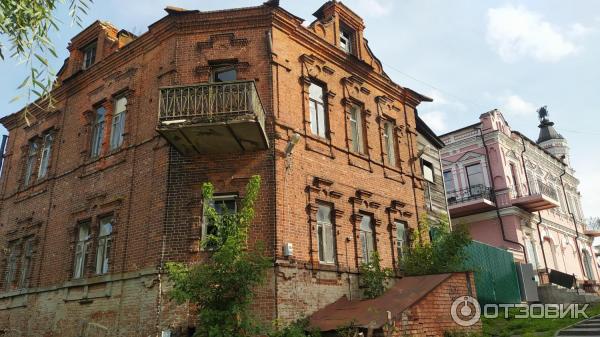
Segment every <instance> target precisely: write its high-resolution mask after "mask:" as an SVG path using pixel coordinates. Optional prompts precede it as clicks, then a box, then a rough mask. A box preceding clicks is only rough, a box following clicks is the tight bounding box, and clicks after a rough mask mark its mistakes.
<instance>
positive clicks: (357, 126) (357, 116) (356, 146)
mask: <svg viewBox="0 0 600 337" xmlns="http://www.w3.org/2000/svg"><path fill="white" fill-rule="evenodd" d="M363 123H364V117H363V111H362V108H361V107H360V106H359V105H357V104H352V105H351V106H350V141H351V142H352V148H351V149H352V151H353V152H356V153H360V154H364V153H365V141H364V134H363Z"/></svg>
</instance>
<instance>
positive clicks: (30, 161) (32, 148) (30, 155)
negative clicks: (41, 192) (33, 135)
mask: <svg viewBox="0 0 600 337" xmlns="http://www.w3.org/2000/svg"><path fill="white" fill-rule="evenodd" d="M37 152H38V144H37V142H36V141H35V140H30V141H29V149H28V151H27V161H26V163H25V176H24V177H23V184H24V185H25V186H27V185H29V183H31V176H32V175H33V168H34V165H35V161H36V160H37Z"/></svg>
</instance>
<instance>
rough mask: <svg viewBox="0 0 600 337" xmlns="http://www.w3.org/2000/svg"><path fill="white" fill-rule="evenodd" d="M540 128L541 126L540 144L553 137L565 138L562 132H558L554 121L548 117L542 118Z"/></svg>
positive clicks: (538, 141)
mask: <svg viewBox="0 0 600 337" xmlns="http://www.w3.org/2000/svg"><path fill="white" fill-rule="evenodd" d="M538 128H540V135H539V137H538V140H537V143H538V144H539V143H542V142H545V141H547V140H551V139H565V137H563V136H562V135H561V134H560V133H558V132H556V129H555V128H554V122H551V121H550V120H548V119H542V121H541V123H540V125H539V126H538Z"/></svg>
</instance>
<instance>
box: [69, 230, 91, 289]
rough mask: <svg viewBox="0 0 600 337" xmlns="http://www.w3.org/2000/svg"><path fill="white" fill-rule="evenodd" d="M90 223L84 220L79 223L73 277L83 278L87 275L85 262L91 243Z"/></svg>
mask: <svg viewBox="0 0 600 337" xmlns="http://www.w3.org/2000/svg"><path fill="white" fill-rule="evenodd" d="M89 241H90V224H89V222H84V223H82V224H80V225H79V228H78V230H77V242H76V243H75V258H74V261H73V278H82V277H83V276H85V264H86V260H87V250H88V246H89V244H90V242H89Z"/></svg>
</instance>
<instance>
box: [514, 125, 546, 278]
mask: <svg viewBox="0 0 600 337" xmlns="http://www.w3.org/2000/svg"><path fill="white" fill-rule="evenodd" d="M519 138H521V144H522V145H523V151H521V164H522V165H523V172H525V182H527V194H528V195H529V196H531V185H530V181H529V176H528V175H527V167H526V166H525V152H526V151H527V148H526V147H525V140H524V139H523V137H521V136H519ZM537 214H538V222H537V225H536V227H537V232H538V238H539V240H540V248H541V249H542V258H543V259H544V270H546V274H548V261H547V260H546V252H545V251H544V241H543V240H542V232H541V231H540V225H541V224H542V213H541V212H540V211H537ZM533 261H535V257H534V258H533Z"/></svg>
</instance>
